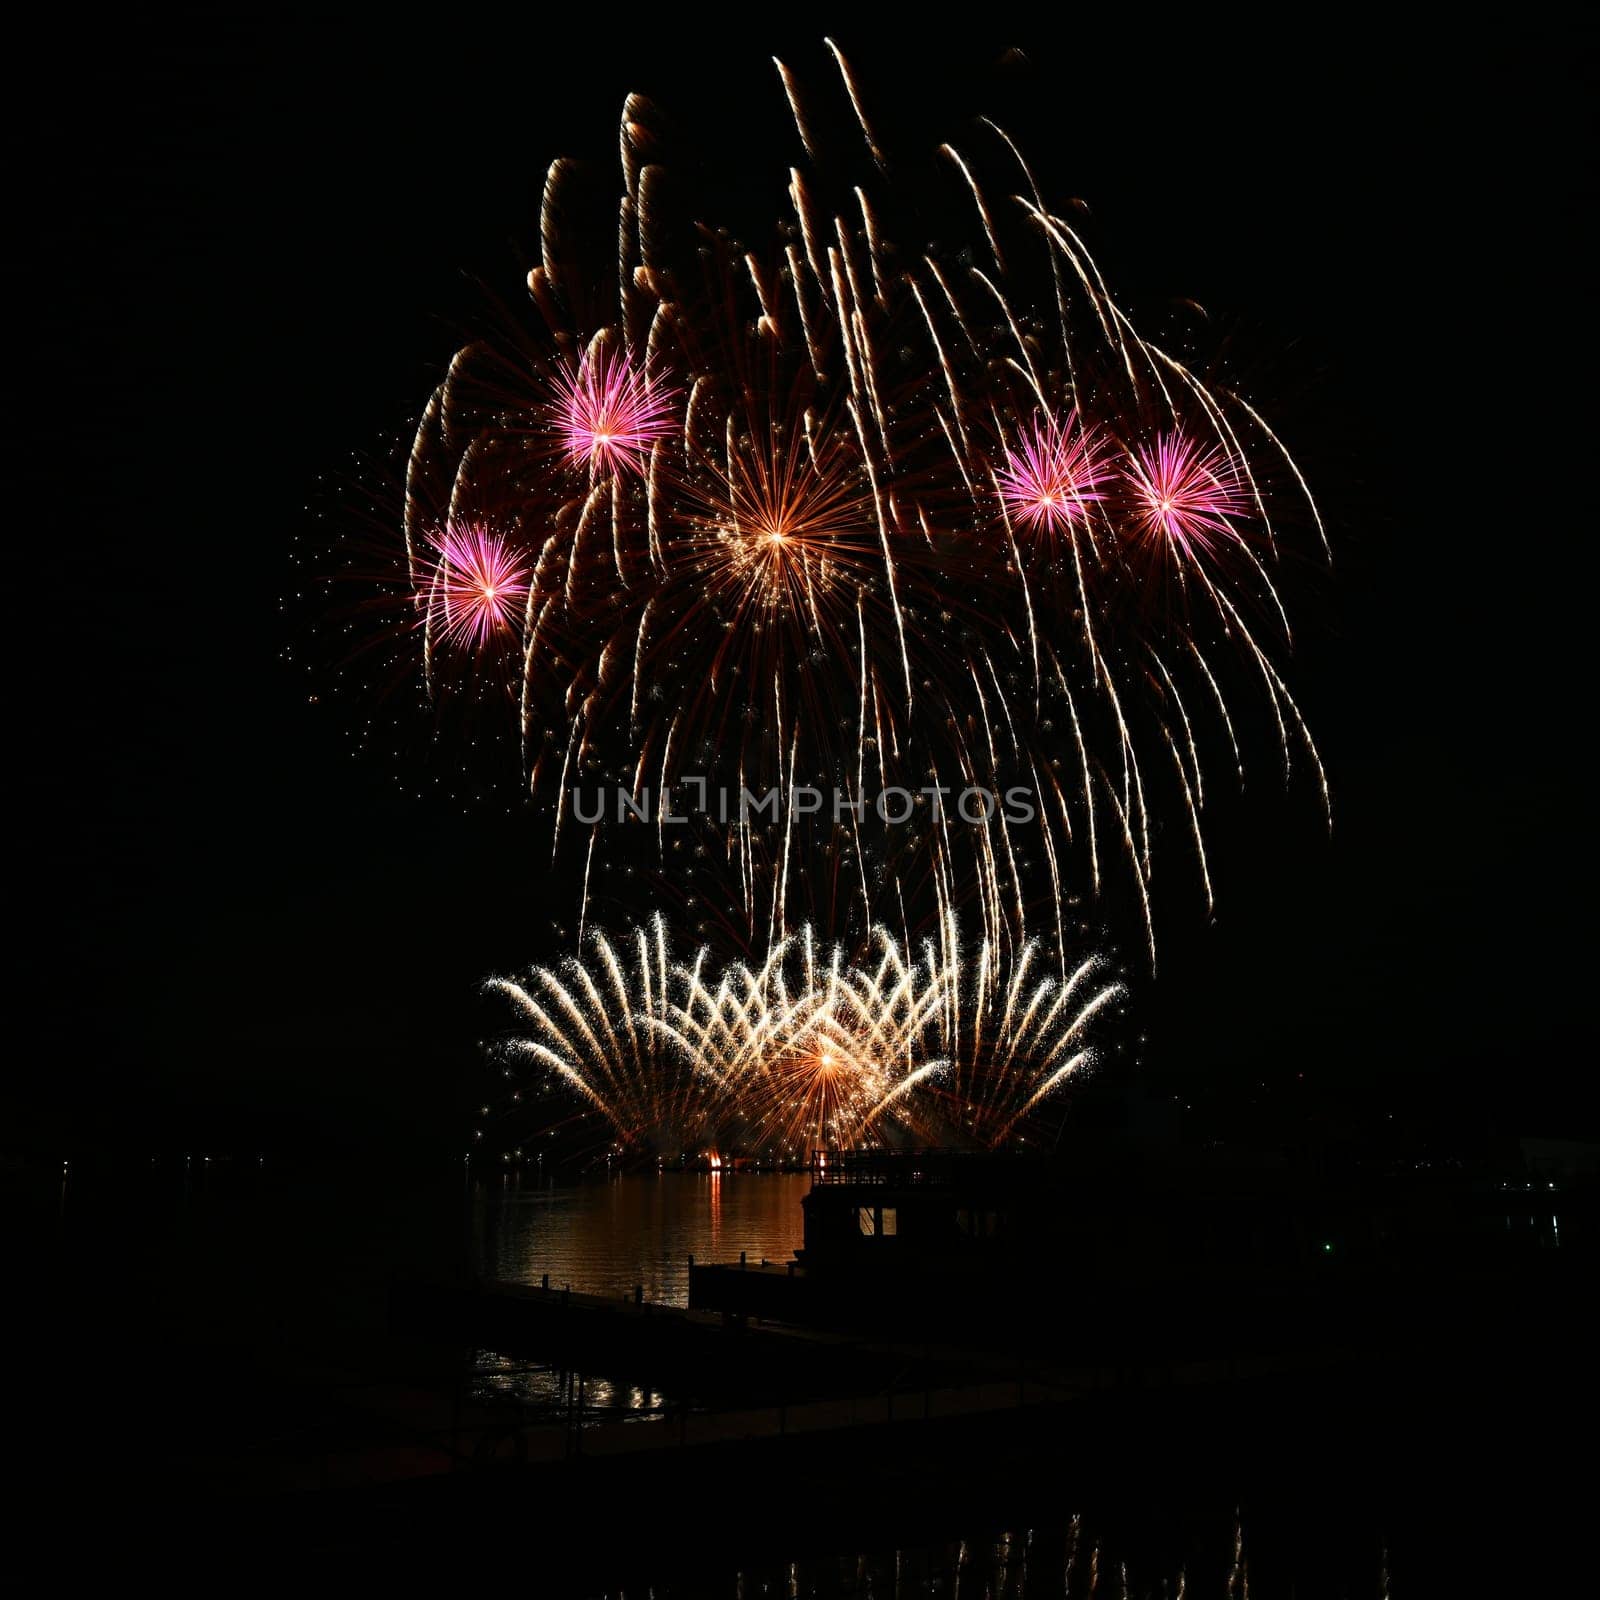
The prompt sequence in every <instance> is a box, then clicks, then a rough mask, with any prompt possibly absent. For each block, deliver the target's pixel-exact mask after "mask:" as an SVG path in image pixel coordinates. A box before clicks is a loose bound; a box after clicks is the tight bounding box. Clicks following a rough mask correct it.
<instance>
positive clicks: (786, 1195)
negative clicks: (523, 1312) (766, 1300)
mask: <svg viewBox="0 0 1600 1600" xmlns="http://www.w3.org/2000/svg"><path fill="white" fill-rule="evenodd" d="M810 1187H811V1179H810V1176H809V1175H808V1174H805V1173H758V1174H734V1173H727V1174H723V1173H689V1172H681V1173H680V1172H667V1173H661V1174H658V1175H656V1176H654V1177H625V1178H616V1179H613V1180H611V1181H609V1182H605V1183H587V1184H579V1185H560V1186H558V1185H556V1184H553V1183H551V1184H540V1183H538V1182H529V1181H528V1180H527V1179H526V1178H520V1177H507V1178H505V1179H503V1180H499V1181H496V1180H494V1179H489V1180H485V1181H483V1182H481V1183H475V1184H474V1185H473V1186H472V1190H471V1203H472V1243H473V1258H474V1263H475V1265H476V1266H477V1267H478V1269H479V1271H481V1272H482V1273H483V1275H484V1276H485V1277H488V1278H499V1279H504V1280H506V1281H509V1282H512V1283H538V1282H539V1281H540V1279H541V1278H542V1277H543V1276H544V1275H545V1274H548V1275H549V1278H550V1283H551V1285H552V1286H553V1287H562V1286H568V1287H571V1288H572V1289H575V1290H577V1291H579V1292H580V1293H583V1294H605V1295H622V1294H629V1293H631V1292H632V1291H633V1289H634V1288H635V1286H639V1287H642V1288H643V1290H644V1298H645V1299H646V1300H650V1301H655V1302H657V1303H659V1304H662V1305H674V1306H681V1305H687V1304H688V1301H689V1257H690V1256H693V1257H694V1258H695V1259H696V1260H697V1261H701V1262H706V1261H737V1260H738V1259H739V1253H740V1252H741V1251H744V1252H746V1254H747V1255H748V1257H749V1259H750V1260H751V1261H760V1260H762V1259H763V1258H766V1259H769V1260H772V1261H787V1260H788V1259H789V1258H790V1255H791V1253H792V1252H793V1251H794V1249H795V1248H796V1247H797V1246H798V1245H799V1244H800V1242H801V1233H802V1230H801V1223H800V1200H801V1197H802V1196H803V1195H804V1194H805V1192H806V1191H807V1190H808V1189H809V1188H810Z"/></svg>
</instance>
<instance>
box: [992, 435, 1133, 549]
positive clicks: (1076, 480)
mask: <svg viewBox="0 0 1600 1600" xmlns="http://www.w3.org/2000/svg"><path fill="white" fill-rule="evenodd" d="M1109 476H1110V466H1109V462H1108V459H1107V454H1106V450H1105V447H1104V445H1103V444H1102V443H1101V440H1100V437H1099V435H1098V434H1097V433H1096V431H1095V430H1094V429H1093V428H1085V427H1082V426H1080V424H1079V421H1078V413H1077V411H1076V410H1075V409H1074V410H1072V411H1069V412H1068V413H1067V415H1066V420H1065V421H1063V422H1058V421H1057V420H1056V419H1055V417H1053V416H1036V417H1034V419H1033V422H1032V424H1031V426H1030V427H1029V428H1028V430H1027V431H1026V432H1025V433H1024V434H1023V436H1022V443H1021V444H1020V445H1019V446H1017V447H1015V448H1013V449H1009V450H1007V451H1006V456H1005V463H1004V465H1003V466H1002V467H1001V468H1000V471H999V474H998V482H999V485H1000V498H1001V499H1002V500H1003V501H1004V502H1005V507H1006V510H1007V511H1008V512H1009V513H1010V515H1011V518H1012V520H1013V521H1014V522H1016V523H1017V524H1019V525H1020V526H1021V527H1024V528H1039V529H1043V530H1044V531H1046V532H1050V533H1054V532H1056V531H1057V530H1059V529H1061V528H1063V527H1065V526H1066V525H1067V524H1068V523H1069V522H1072V521H1074V520H1080V521H1081V520H1082V519H1083V518H1084V517H1086V516H1087V515H1088V514H1089V506H1090V505H1091V504H1092V503H1093V502H1094V501H1096V500H1103V499H1104V498H1105V496H1104V494H1103V493H1102V492H1101V488H1100V485H1101V484H1103V483H1104V482H1105V481H1106V479H1107V478H1108V477H1109Z"/></svg>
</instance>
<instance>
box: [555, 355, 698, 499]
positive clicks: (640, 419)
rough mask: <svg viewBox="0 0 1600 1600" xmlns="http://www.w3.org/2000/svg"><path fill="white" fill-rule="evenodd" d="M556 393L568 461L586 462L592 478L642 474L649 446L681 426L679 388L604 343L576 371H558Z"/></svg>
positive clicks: (577, 464) (566, 369)
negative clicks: (676, 410) (677, 413)
mask: <svg viewBox="0 0 1600 1600" xmlns="http://www.w3.org/2000/svg"><path fill="white" fill-rule="evenodd" d="M556 394H557V398H556V404H555V413H556V423H557V426H558V427H559V429H560V432H561V442H562V451H563V455H564V458H565V460H566V463H567V465H568V466H572V467H581V466H587V467H588V469H589V475H590V477H591V478H598V477H602V476H604V475H605V474H607V473H621V472H624V471H628V472H634V473H643V471H644V467H645V461H646V459H647V458H648V456H649V454H650V447H651V446H652V445H653V444H654V443H655V442H656V440H658V439H665V438H666V437H667V436H668V435H669V434H671V433H672V431H673V429H674V427H675V426H676V424H675V421H674V418H673V414H672V412H673V402H674V400H676V398H677V391H676V390H674V389H673V388H672V387H671V385H669V384H665V383H662V382H659V381H657V380H655V379H652V378H651V377H650V376H649V374H648V373H646V372H645V371H644V370H643V369H642V368H640V367H637V366H635V365H634V364H633V362H632V361H630V360H629V358H628V356H627V355H626V354H625V353H622V352H612V351H610V350H608V348H607V347H606V346H605V345H604V344H599V345H592V346H591V347H590V348H589V350H588V352H586V353H585V355H584V357H583V359H582V360H581V361H580V362H579V363H578V366H577V369H576V370H573V369H572V368H570V367H562V368H560V369H559V370H558V371H557V374H556Z"/></svg>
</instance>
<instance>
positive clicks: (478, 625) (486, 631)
mask: <svg viewBox="0 0 1600 1600" xmlns="http://www.w3.org/2000/svg"><path fill="white" fill-rule="evenodd" d="M432 545H433V561H432V564H431V571H430V572H429V574H428V581H427V584H426V585H425V586H424V587H423V588H422V589H421V592H420V593H419V594H418V597H417V598H418V600H419V601H420V603H421V604H422V606H423V608H424V611H425V614H426V618H427V622H428V625H429V627H430V628H431V629H433V630H434V631H435V632H436V633H437V635H438V637H439V638H440V639H441V640H442V641H443V642H444V643H446V644H449V645H453V646H455V647H457V648H460V649H467V650H482V649H484V647H485V646H487V645H488V644H490V643H491V642H492V641H493V640H494V639H495V638H496V637H497V636H499V635H501V634H507V633H510V632H512V631H514V630H515V628H516V626H517V622H518V620H519V618H520V617H521V614H522V608H523V605H524V603H525V601H526V599H527V591H528V564H527V558H526V557H525V555H524V554H523V553H522V552H521V551H520V550H517V549H514V548H512V547H511V546H509V545H507V543H506V541H505V539H504V538H502V537H501V535H500V534H498V533H492V532H491V531H490V530H489V529H488V528H485V527H484V526H482V525H481V524H479V523H452V524H451V525H450V526H449V527H448V528H446V529H445V531H444V532H443V533H442V534H440V535H439V536H437V537H436V538H435V539H433V540H432Z"/></svg>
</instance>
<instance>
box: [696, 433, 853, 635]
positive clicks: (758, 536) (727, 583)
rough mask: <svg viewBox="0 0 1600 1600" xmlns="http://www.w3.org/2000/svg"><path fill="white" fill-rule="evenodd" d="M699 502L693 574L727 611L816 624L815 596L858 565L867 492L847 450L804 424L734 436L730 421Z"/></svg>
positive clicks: (820, 599)
mask: <svg viewBox="0 0 1600 1600" xmlns="http://www.w3.org/2000/svg"><path fill="white" fill-rule="evenodd" d="M809 421H810V419H809V416H808V418H807V419H806V422H807V424H809ZM701 498H702V499H703V502H704V511H703V512H702V514H701V515H700V516H699V517H698V518H697V531H696V534H695V537H694V539H693V546H692V547H693V548H694V550H695V551H696V553H697V555H698V556H699V557H700V559H699V561H698V563H697V571H698V573H699V575H700V576H702V577H703V578H705V579H706V580H707V582H708V583H709V584H710V585H712V587H713V588H714V589H715V590H719V591H721V592H723V593H726V594H728V595H730V596H731V597H732V598H733V600H734V603H735V608H736V610H737V611H740V612H743V611H745V610H747V609H754V610H757V611H761V612H778V611H787V612H789V613H790V614H791V615H794V616H796V617H800V618H803V619H805V620H807V621H809V622H810V623H811V624H812V625H814V626H816V627H818V628H820V627H821V617H820V613H819V606H820V604H821V603H822V602H823V601H824V599H825V598H826V597H827V596H829V595H830V594H831V593H832V592H833V591H834V590H835V588H836V587H837V586H839V585H840V584H848V582H849V578H850V575H851V573H852V572H856V573H860V574H863V575H865V574H866V572H867V570H868V565H869V563H870V560H871V557H872V553H873V545H874V533H873V524H872V497H871V493H870V491H869V489H868V487H867V486H866V484H865V483H864V482H863V481H862V479H861V474H860V469H859V466H858V465H857V464H856V463H855V462H854V461H853V460H852V458H851V453H850V452H849V451H848V450H847V449H845V448H844V447H843V446H842V445H840V444H839V443H838V442H837V441H836V440H835V439H833V438H832V437H830V436H822V437H819V436H818V433H817V432H816V431H814V430H813V429H812V428H811V427H810V426H808V425H802V427H801V428H800V429H799V430H790V431H788V433H787V436H786V431H785V430H784V429H782V428H780V427H777V426H773V427H771V428H769V429H768V430H767V431H766V433H765V435H764V436H762V437H754V438H753V437H748V436H747V437H745V438H742V439H740V438H735V437H734V436H733V432H732V428H731V426H730V428H729V430H728V437H727V440H726V444H725V446H724V450H723V454H722V458H721V459H720V460H719V461H716V462H715V463H708V464H707V467H706V470H705V474H704V487H703V488H702V490H701Z"/></svg>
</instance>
